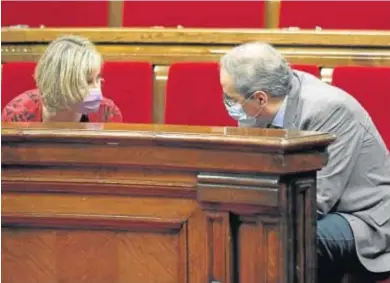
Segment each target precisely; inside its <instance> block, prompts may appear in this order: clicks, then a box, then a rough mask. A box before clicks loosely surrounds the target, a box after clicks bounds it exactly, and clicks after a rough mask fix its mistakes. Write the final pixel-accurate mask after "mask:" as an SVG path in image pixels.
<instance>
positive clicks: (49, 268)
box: [1, 123, 334, 283]
mask: <svg viewBox="0 0 390 283" xmlns="http://www.w3.org/2000/svg"><path fill="white" fill-rule="evenodd" d="M333 139H334V137H333V136H332V135H329V134H320V133H308V132H294V131H285V130H272V129H269V130H259V129H238V128H208V127H185V128H182V127H177V126H159V125H129V124H126V125H120V124H118V125H115V124H106V125H101V124H57V125H56V124H28V123H27V124H23V123H20V124H7V123H5V124H4V123H3V125H2V180H1V184H2V282H4V283H12V282H63V283H67V282H69V283H74V282H91V283H92V282H93V283H99V282H113V283H114V282H161V283H162V282H180V283H184V282H190V283H205V282H221V283H239V282H242V283H255V282H263V281H262V280H264V282H269V283H283V282H289V283H293V282H299V283H303V282H315V273H316V270H315V267H316V260H315V223H316V200H315V199H316V197H315V196H316V171H317V170H319V169H320V168H321V167H322V166H324V164H325V163H326V161H327V155H326V151H325V148H326V146H327V145H328V144H329V143H330V142H331V141H332V140H333ZM259 280H260V281H259Z"/></svg>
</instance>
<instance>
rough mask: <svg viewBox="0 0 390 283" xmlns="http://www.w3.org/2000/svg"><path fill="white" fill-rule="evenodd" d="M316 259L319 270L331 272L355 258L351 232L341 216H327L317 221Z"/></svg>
mask: <svg viewBox="0 0 390 283" xmlns="http://www.w3.org/2000/svg"><path fill="white" fill-rule="evenodd" d="M317 257H318V268H319V269H331V270H334V269H336V268H339V267H342V266H343V263H344V262H345V260H351V259H353V258H354V257H356V252H355V241H354V236H353V232H352V229H351V227H350V226H349V223H348V221H347V220H346V219H345V218H344V217H343V216H341V215H339V214H328V215H326V216H325V217H323V218H322V219H320V220H318V221H317Z"/></svg>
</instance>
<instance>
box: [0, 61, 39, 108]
mask: <svg viewBox="0 0 390 283" xmlns="http://www.w3.org/2000/svg"><path fill="white" fill-rule="evenodd" d="M35 65H36V63H35V62H10V63H6V64H4V65H3V67H2V73H1V109H3V108H4V107H5V106H6V105H7V104H8V102H10V101H11V100H12V99H13V98H14V97H16V96H17V95H19V94H21V93H23V92H25V91H26V90H30V89H34V88H36V84H35V80H34V77H33V76H34V70H35Z"/></svg>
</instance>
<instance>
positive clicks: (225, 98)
mask: <svg viewBox="0 0 390 283" xmlns="http://www.w3.org/2000/svg"><path fill="white" fill-rule="evenodd" d="M254 94H255V93H252V94H251V95H249V96H248V98H245V101H244V103H240V102H239V101H237V99H235V98H233V97H230V96H229V95H227V94H226V93H224V94H223V101H224V102H225V104H226V105H227V106H233V105H235V104H237V103H240V104H241V106H244V105H245V104H246V103H247V102H248V101H249V100H251V99H252V96H253V95H254Z"/></svg>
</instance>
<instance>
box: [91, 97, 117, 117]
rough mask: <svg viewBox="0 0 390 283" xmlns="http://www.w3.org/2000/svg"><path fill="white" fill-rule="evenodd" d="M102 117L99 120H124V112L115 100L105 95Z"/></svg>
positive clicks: (102, 104) (101, 111) (100, 110)
mask: <svg viewBox="0 0 390 283" xmlns="http://www.w3.org/2000/svg"><path fill="white" fill-rule="evenodd" d="M99 112H100V116H101V117H100V119H98V120H99V121H97V122H122V113H121V111H120V109H119V107H118V106H117V105H116V104H115V102H114V101H112V100H111V99H109V98H107V97H103V99H102V101H101V103H100V109H99Z"/></svg>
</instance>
